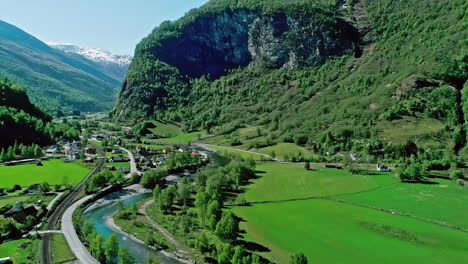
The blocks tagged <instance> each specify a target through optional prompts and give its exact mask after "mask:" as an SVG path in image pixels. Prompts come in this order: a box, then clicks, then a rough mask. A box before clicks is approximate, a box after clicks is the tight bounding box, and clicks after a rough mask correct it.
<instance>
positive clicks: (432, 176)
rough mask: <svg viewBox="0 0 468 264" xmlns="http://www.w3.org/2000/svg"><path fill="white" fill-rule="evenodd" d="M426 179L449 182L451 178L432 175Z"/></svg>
mask: <svg viewBox="0 0 468 264" xmlns="http://www.w3.org/2000/svg"><path fill="white" fill-rule="evenodd" d="M427 178H429V179H442V180H451V178H450V177H449V176H441V175H434V174H431V175H428V176H427Z"/></svg>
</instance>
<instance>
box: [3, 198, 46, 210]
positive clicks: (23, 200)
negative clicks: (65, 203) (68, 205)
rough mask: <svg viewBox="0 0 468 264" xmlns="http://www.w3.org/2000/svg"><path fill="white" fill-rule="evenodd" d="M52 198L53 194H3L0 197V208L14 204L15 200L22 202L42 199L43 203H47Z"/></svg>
mask: <svg viewBox="0 0 468 264" xmlns="http://www.w3.org/2000/svg"><path fill="white" fill-rule="evenodd" d="M52 199H54V195H47V196H46V195H15V196H5V197H0V208H1V207H3V206H5V205H7V204H10V205H14V204H15V203H16V202H19V201H21V202H23V203H26V204H28V203H34V202H37V201H39V200H42V201H44V202H45V203H49V202H50V201H52Z"/></svg>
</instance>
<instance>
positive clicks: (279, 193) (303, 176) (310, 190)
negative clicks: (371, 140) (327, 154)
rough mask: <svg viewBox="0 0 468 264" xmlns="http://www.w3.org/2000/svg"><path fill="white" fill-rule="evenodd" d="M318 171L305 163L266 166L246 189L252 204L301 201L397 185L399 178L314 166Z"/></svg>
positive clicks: (263, 165) (269, 164)
mask: <svg viewBox="0 0 468 264" xmlns="http://www.w3.org/2000/svg"><path fill="white" fill-rule="evenodd" d="M312 167H313V168H316V169H318V170H317V171H306V170H305V169H304V165H303V164H281V163H273V162H270V163H263V164H259V165H257V170H258V171H260V173H258V174H257V175H258V176H259V177H260V178H259V179H256V180H254V183H255V184H253V185H248V186H247V187H246V189H247V192H246V194H245V198H246V199H247V201H249V202H254V201H271V200H285V199H297V198H305V197H311V196H327V195H337V194H344V193H354V192H360V191H363V190H370V189H373V188H377V187H380V186H385V185H389V184H394V183H396V182H397V180H396V179H394V178H393V177H391V176H389V175H388V174H384V173H374V174H375V175H352V174H351V173H350V172H348V171H346V170H336V169H325V168H323V166H322V165H316V164H312Z"/></svg>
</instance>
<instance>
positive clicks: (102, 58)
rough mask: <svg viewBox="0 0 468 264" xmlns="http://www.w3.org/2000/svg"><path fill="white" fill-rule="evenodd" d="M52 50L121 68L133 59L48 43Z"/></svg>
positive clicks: (105, 52)
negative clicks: (113, 64) (116, 65)
mask: <svg viewBox="0 0 468 264" xmlns="http://www.w3.org/2000/svg"><path fill="white" fill-rule="evenodd" d="M47 45H49V46H50V47H52V48H55V49H59V50H62V51H64V52H66V53H76V54H79V55H81V56H83V57H85V58H87V59H89V60H92V61H95V62H99V63H116V64H118V65H120V66H128V65H130V62H131V61H132V57H131V56H128V55H115V54H112V53H110V52H108V51H106V50H103V49H99V48H86V47H80V46H77V45H73V44H58V43H51V42H49V43H47Z"/></svg>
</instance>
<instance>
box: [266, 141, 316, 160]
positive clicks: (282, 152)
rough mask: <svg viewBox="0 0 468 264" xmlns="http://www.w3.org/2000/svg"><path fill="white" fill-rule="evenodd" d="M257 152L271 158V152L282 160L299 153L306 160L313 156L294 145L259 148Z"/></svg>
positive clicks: (286, 144)
mask: <svg viewBox="0 0 468 264" xmlns="http://www.w3.org/2000/svg"><path fill="white" fill-rule="evenodd" d="M258 152H260V153H263V154H267V155H270V156H272V155H273V152H274V153H275V154H276V157H277V158H279V159H282V158H283V157H284V156H286V155H291V154H296V153H301V154H302V156H303V157H305V158H306V159H310V158H311V157H313V156H314V154H313V153H312V152H311V151H309V150H308V149H306V148H303V147H301V146H298V145H296V144H294V143H278V144H276V145H274V146H270V147H266V148H261V149H259V150H258Z"/></svg>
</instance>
